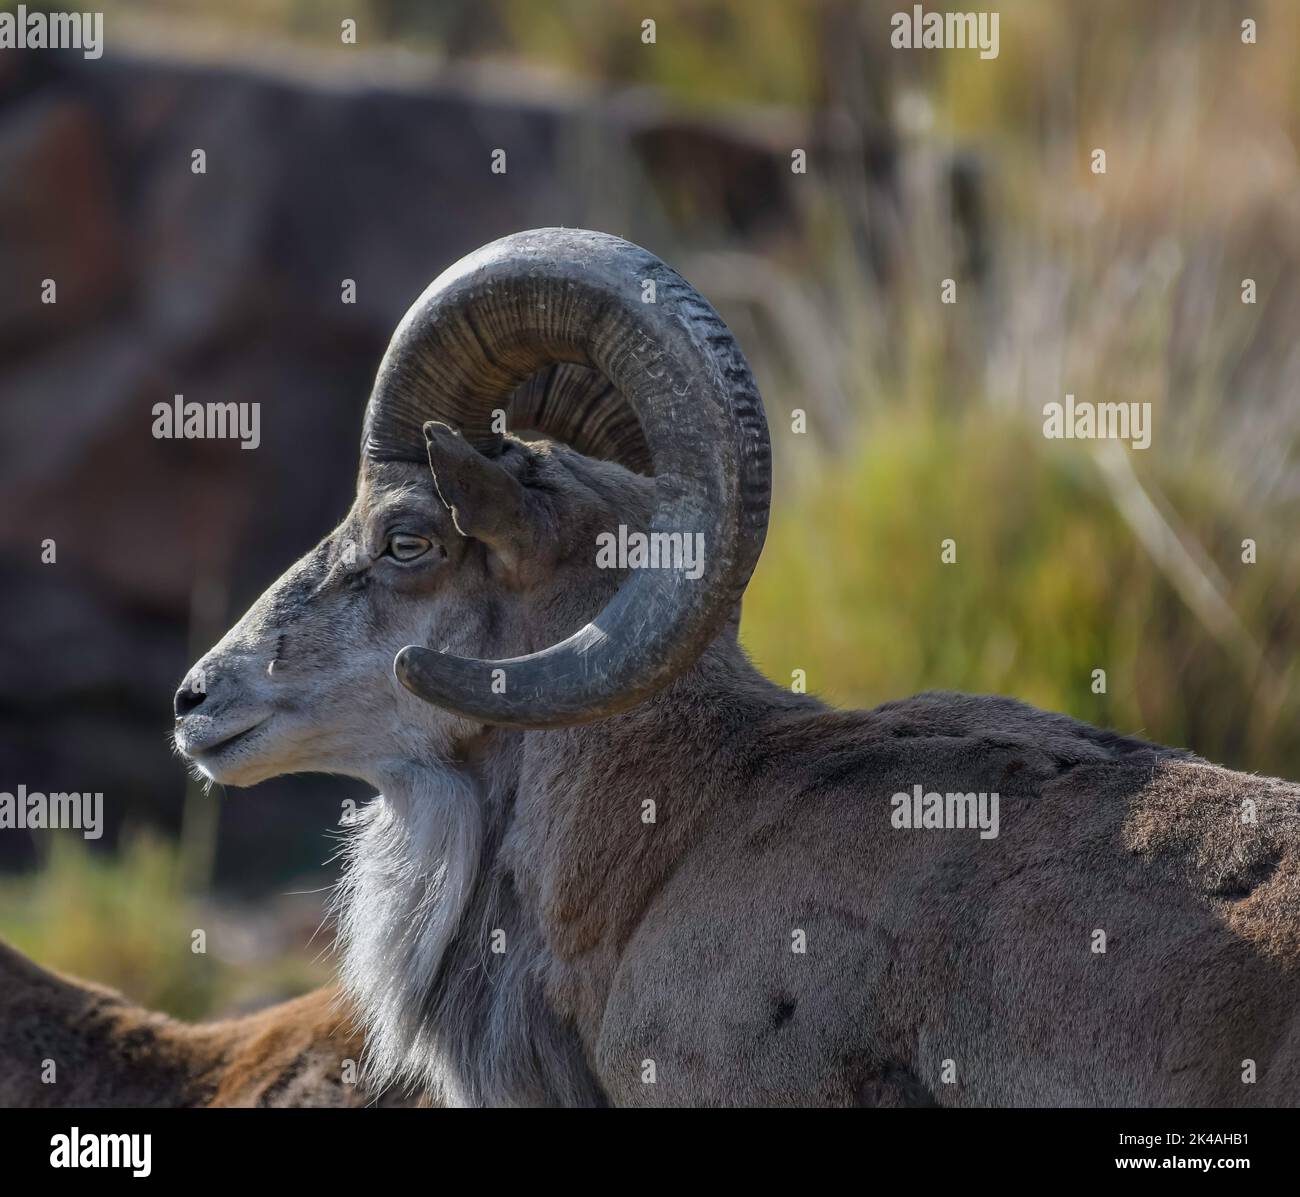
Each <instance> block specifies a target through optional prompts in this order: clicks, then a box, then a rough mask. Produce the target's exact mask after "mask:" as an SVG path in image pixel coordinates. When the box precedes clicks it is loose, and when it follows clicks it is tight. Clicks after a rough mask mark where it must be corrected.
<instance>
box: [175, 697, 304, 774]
mask: <svg viewBox="0 0 1300 1197" xmlns="http://www.w3.org/2000/svg"><path fill="white" fill-rule="evenodd" d="M271 722H272V717H271V716H269V715H268V716H266V717H265V718H263V719H261V720H259V721H258V722H256V723H253V724H251V725H248V726H244V727H237V728H235V729H234V730H227V729H216V728H211V727H207V728H201V729H199V730H197V731H194V730H190V729H187V728H184V727H182V728H178V729H177V731H176V746H177V748H179V749H180V750H181V752H182V753H184V754H185V756H186V757H187V758H188V759H189V760H190V762H191V763H192V764H193V765H194V767H195V768H196V769H197V770H198V772H199V773H200V774H201V775H202V776H203V777H205V778H207V779H208V780H209V781H214V782H218V783H220V784H221V785H232V786H251V785H255V784H256V783H257V782H259V781H265V780H266V779H267V778H268V777H274V776H275V775H276V774H277V773H279V772H281V771H282V770H280V769H278V768H276V767H275V766H274V765H273V764H272V762H271V761H270V760H269V759H268V756H267V753H266V749H267V748H268V747H269V746H270V740H271V736H270V724H271Z"/></svg>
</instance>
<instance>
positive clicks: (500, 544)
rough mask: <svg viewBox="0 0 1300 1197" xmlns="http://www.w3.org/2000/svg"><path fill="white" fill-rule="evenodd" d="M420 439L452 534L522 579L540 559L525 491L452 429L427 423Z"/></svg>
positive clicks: (431, 421)
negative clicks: (476, 543) (476, 544)
mask: <svg viewBox="0 0 1300 1197" xmlns="http://www.w3.org/2000/svg"><path fill="white" fill-rule="evenodd" d="M424 440H425V444H426V446H427V447H428V450H429V468H430V469H431V470H432V471H433V484H434V486H435V487H436V488H437V491H438V498H440V499H441V500H442V501H443V503H444V504H445V505H446V507H447V509H448V510H449V511H450V512H451V518H452V522H453V523H454V524H455V525H456V531H457V532H459V533H460V534H461V535H462V536H471V537H473V538H474V539H475V540H481V541H483V543H484V544H486V545H488V547H489V548H491V549H492V550H493V551H494V552H495V553H496V555H497V556H498V557H499V558H500V560H501V562H502V563H503V564H504V565H505V566H506V568H507V569H508V570H509V571H510V572H511V573H512V574H514V575H516V576H517V577H520V578H521V579H522V576H523V575H524V574H526V573H528V572H530V571H529V570H528V568H527V567H528V565H529V563H530V562H533V561H535V560H536V558H537V556H538V553H537V549H538V544H537V541H538V530H537V521H536V516H535V513H534V512H533V510H532V508H531V506H530V504H529V502H528V494H527V492H526V491H525V490H524V488H523V487H522V486H521V485H520V484H519V482H518V481H517V480H516V479H515V478H514V477H512V476H511V475H510V474H509V473H508V472H507V471H506V470H504V469H503V468H502V467H501V466H500V465H498V464H497V463H496V462H495V461H491V460H489V459H488V458H486V457H484V456H483V454H482V453H480V452H479V451H478V450H477V449H475V448H474V446H473V445H471V444H469V442H468V441H466V440H465V438H464V437H463V436H461V434H460V433H459V432H458V431H457V430H456V429H454V428H452V427H451V425H449V424H443V423H441V422H439V421H437V420H430V421H429V422H428V423H426V424H425V426H424Z"/></svg>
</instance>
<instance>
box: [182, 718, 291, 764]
mask: <svg viewBox="0 0 1300 1197" xmlns="http://www.w3.org/2000/svg"><path fill="white" fill-rule="evenodd" d="M270 720H271V716H270V715H264V716H263V717H262V718H260V719H258V720H257V721H256V722H254V723H249V724H245V725H244V726H243V727H240V728H236V729H235V730H234V731H230V730H228V729H222V728H212V727H208V728H206V729H203V730H199V731H197V732H196V731H191V730H190V729H189V728H187V727H185V725H184V722H182V724H181V725H180V726H179V727H177V729H176V747H177V748H179V749H180V750H181V751H182V752H183V753H184V754H185V755H186V756H187V757H189V758H190V759H191V760H192V761H194V762H195V763H196V764H199V765H205V764H207V763H208V762H211V761H215V760H217V758H218V757H222V756H226V755H228V754H229V753H230V752H231V751H232V750H233V749H235V748H237V747H239V746H240V745H241V744H245V743H247V742H248V741H249V740H250V739H251V738H252V737H253V736H254V735H255V734H256V733H257V732H259V731H261V729H262V728H263V727H265V726H266V725H267V723H269V722H270ZM205 730H206V733H207V734H206V735H205V734H204V731H205Z"/></svg>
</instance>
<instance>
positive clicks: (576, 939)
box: [503, 637, 822, 1027]
mask: <svg viewBox="0 0 1300 1197" xmlns="http://www.w3.org/2000/svg"><path fill="white" fill-rule="evenodd" d="M821 709H822V707H821V704H820V703H818V702H817V701H816V700H814V699H810V698H807V697H804V696H800V695H794V694H791V693H790V692H789V691H786V690H782V689H780V688H778V687H776V686H773V685H772V684H771V683H770V682H768V681H766V680H765V679H764V678H763V677H762V676H761V675H760V674H758V672H757V671H756V670H755V669H754V668H753V667H752V666H751V665H750V663H749V662H748V660H747V659H746V658H745V657H744V655H743V653H741V651H740V649H739V648H738V647H737V646H736V644H735V642H734V640H732V639H730V638H729V637H727V638H719V640H718V641H716V642H715V643H714V645H713V646H712V647H711V648H710V649H709V651H708V652H706V653H705V654H704V656H703V657H702V658H701V659H700V661H699V662H698V663H697V664H696V665H695V666H694V667H693V668H692V669H691V670H689V671H688V672H687V673H686V674H684V675H683V676H682V677H681V678H679V679H678V680H677V681H675V682H674V683H673V684H672V685H671V686H669V687H668V688H666V689H665V690H664V691H662V692H661V693H660V694H659V695H657V696H655V697H654V698H652V699H650V700H648V701H647V702H645V703H642V704H640V705H639V706H637V707H636V708H634V709H633V710H631V711H629V712H627V713H626V714H623V715H620V716H617V717H615V718H612V719H607V720H603V721H601V722H599V723H596V724H591V725H588V726H583V727H577V728H572V729H568V730H565V731H560V732H546V733H532V734H530V735H528V736H527V737H526V741H525V746H524V752H523V757H522V762H521V768H520V788H519V794H518V799H517V802H516V806H515V813H514V817H513V820H512V827H511V831H510V833H509V834H508V835H507V837H506V839H505V842H504V844H503V854H504V856H505V857H506V859H507V860H508V863H509V867H510V869H511V871H512V873H513V876H514V877H515V879H516V885H517V886H518V888H519V890H520V892H521V895H522V897H523V898H524V900H525V901H527V902H528V903H529V904H530V906H531V907H532V908H533V909H534V910H535V911H536V914H537V920H538V923H539V927H540V930H541V932H542V934H543V935H544V936H545V938H546V942H547V946H548V948H549V949H550V951H551V952H552V954H553V956H554V958H555V959H556V960H557V961H558V963H559V968H558V970H556V972H555V974H554V977H553V979H554V978H558V977H560V976H563V977H564V978H565V980H564V983H563V984H562V985H560V988H559V990H557V1001H558V1002H559V1005H560V1008H561V1009H562V1011H563V1012H564V1013H565V1014H566V1015H568V1016H570V1017H572V1018H573V1019H574V1020H575V1021H576V1022H577V1023H578V1024H579V1025H580V1026H584V1027H587V1026H595V1025H598V1023H599V1020H600V1018H601V1015H602V1006H603V1001H604V995H605V988H606V986H607V984H608V982H609V980H610V979H611V978H612V975H613V972H614V970H615V969H616V968H617V965H618V961H619V958H620V957H621V955H622V952H623V950H624V947H625V945H626V943H627V941H628V939H629V938H630V937H631V935H632V934H633V932H634V931H635V930H636V927H637V925H638V923H639V922H640V920H641V918H642V917H643V915H644V912H645V910H646V908H647V906H648V905H649V903H650V902H651V901H652V900H653V898H654V896H655V894H656V892H657V891H658V889H659V888H660V886H661V885H662V884H663V882H664V880H665V879H666V878H667V877H668V876H670V875H671V874H672V873H673V871H674V870H675V869H676V868H677V867H678V866H679V864H680V863H681V861H682V859H683V857H684V856H685V855H686V854H688V853H690V852H691V851H692V850H693V849H694V847H695V846H696V845H698V844H699V843H700V842H701V840H702V839H703V838H704V837H705V836H706V835H707V834H708V832H709V828H710V826H711V825H712V824H713V823H714V822H715V821H716V820H718V819H727V818H734V817H735V815H734V808H733V807H732V803H733V802H734V801H735V799H736V796H737V795H743V794H745V793H746V792H747V787H748V786H749V785H750V784H751V783H750V778H751V777H752V776H753V775H754V773H753V769H754V767H755V760H756V754H761V753H762V751H763V749H762V743H763V738H764V734H765V733H764V728H765V727H766V726H770V725H772V724H773V723H775V722H779V721H781V720H782V719H784V717H785V716H786V715H787V714H789V713H797V712H799V711H806V712H814V711H818V710H821ZM557 984H558V982H557Z"/></svg>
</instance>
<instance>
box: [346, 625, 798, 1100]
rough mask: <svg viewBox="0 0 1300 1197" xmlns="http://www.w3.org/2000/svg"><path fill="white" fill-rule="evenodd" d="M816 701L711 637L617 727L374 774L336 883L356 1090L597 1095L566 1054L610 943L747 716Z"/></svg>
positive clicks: (720, 790)
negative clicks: (356, 1051) (370, 1077)
mask: <svg viewBox="0 0 1300 1197" xmlns="http://www.w3.org/2000/svg"><path fill="white" fill-rule="evenodd" d="M817 706H818V704H817V703H815V702H814V701H813V700H810V699H804V698H800V697H796V696H793V695H790V694H788V692H785V691H782V690H779V689H777V688H776V687H774V686H772V685H771V684H770V683H768V682H766V681H764V680H763V679H762V678H761V677H760V676H759V675H758V674H757V673H756V672H755V671H754V670H753V669H752V667H751V666H750V665H749V664H748V662H747V661H746V660H745V659H744V657H743V655H742V654H741V653H740V651H739V649H738V648H736V646H735V644H734V642H733V641H731V640H730V639H729V638H725V639H720V641H719V642H717V643H715V645H714V646H713V647H712V648H710V650H709V651H708V652H707V653H706V654H705V655H704V657H703V658H702V659H701V661H700V662H699V663H698V664H697V665H696V666H695V667H694V668H692V669H691V670H690V671H689V672H688V673H687V674H686V675H684V676H683V677H682V678H680V679H678V681H677V682H675V683H673V684H672V685H671V686H670V687H668V688H667V689H666V690H665V691H664V692H662V693H661V694H660V695H658V696H656V697H655V698H653V699H651V700H649V701H648V702H646V703H643V704H641V705H640V706H638V707H637V708H635V709H634V710H633V711H630V712H628V713H627V714H625V715H621V716H618V717H616V718H613V719H607V720H603V721H601V722H600V723H597V724H593V725H590V726H587V727H581V728H574V729H569V730H565V731H558V732H544V733H541V732H533V733H520V732H507V731H495V732H492V733H490V734H488V735H486V736H484V737H483V738H482V739H481V740H480V741H478V742H476V743H475V744H473V745H464V746H462V747H463V748H464V752H463V753H462V754H461V757H460V759H459V760H458V762H457V763H456V764H454V765H453V764H447V763H427V764H422V765H418V766H417V765H412V766H411V767H410V768H408V769H403V770H400V771H398V772H397V773H396V774H395V775H394V776H393V777H391V778H386V779H385V793H384V796H383V797H381V798H379V799H377V800H376V801H375V802H374V803H372V804H371V806H370V807H368V808H367V809H366V810H365V812H364V814H363V816H362V818H361V819H360V821H359V825H358V826H357V827H356V828H355V829H354V831H353V834H352V836H351V838H350V840H349V845H348V848H347V853H346V868H345V873H344V878H343V881H342V883H341V885H340V887H339V891H338V922H339V932H340V942H341V946H342V970H341V971H342V979H343V982H344V984H345V987H346V989H347V991H348V993H349V995H350V996H351V997H352V999H353V1001H354V1002H355V1004H356V1006H357V1008H358V1009H359V1010H361V1011H362V1014H363V1021H364V1023H365V1029H366V1038H367V1045H368V1052H369V1057H370V1059H369V1063H370V1066H371V1068H372V1070H373V1071H374V1073H375V1074H376V1079H377V1080H382V1081H384V1082H387V1083H393V1082H400V1081H407V1082H413V1083H419V1084H420V1085H422V1086H424V1087H425V1088H427V1089H428V1090H429V1091H430V1092H432V1093H435V1094H437V1095H439V1096H441V1097H442V1098H443V1099H444V1100H446V1101H448V1102H449V1103H453V1104H458V1103H468V1104H511V1103H519V1102H541V1103H549V1102H562V1103H564V1104H591V1103H595V1102H598V1101H599V1100H600V1095H599V1090H598V1088H597V1087H596V1085H595V1082H594V1081H593V1080H592V1077H591V1073H590V1071H589V1069H588V1067H587V1063H586V1053H587V1052H589V1051H590V1049H591V1045H592V1043H593V1041H594V1033H595V1028H596V1027H597V1026H598V1025H599V1022H600V1016H601V1007H602V1005H603V1002H604V998H605V994H606V992H607V989H608V985H609V983H610V980H611V978H612V976H613V972H614V970H615V968H616V967H617V964H618V960H619V957H620V956H621V954H622V951H623V948H624V945H625V944H626V942H627V939H628V938H629V936H630V935H631V934H632V932H633V930H634V929H635V927H636V925H637V923H638V921H639V919H640V917H641V916H642V914H643V912H644V910H645V908H646V905H647V904H648V903H649V902H650V901H651V900H652V898H653V896H654V894H655V892H656V890H657V889H658V888H659V886H660V885H661V884H662V882H663V880H664V878H666V877H667V876H668V875H669V874H670V873H671V872H672V871H673V869H674V868H675V867H676V866H677V864H678V863H679V862H680V860H681V859H682V857H683V856H684V855H685V854H686V853H688V852H689V851H690V850H691V849H692V847H693V846H694V845H695V844H697V843H699V841H700V840H701V838H702V837H703V836H704V835H705V834H707V831H708V827H709V824H710V822H711V821H712V820H714V819H717V818H725V817H727V806H728V804H729V803H730V802H731V801H732V800H733V796H734V795H735V794H736V793H737V792H738V791H740V790H741V789H742V788H743V786H744V785H745V784H746V783H745V776H746V773H747V771H748V769H749V768H750V764H749V763H747V762H748V761H749V758H750V756H751V755H752V753H753V751H754V745H755V735H756V732H760V729H761V727H762V725H763V724H764V722H765V721H767V720H771V719H779V718H781V716H782V714H783V712H786V711H788V710H791V709H801V708H807V709H816V708H817Z"/></svg>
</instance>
